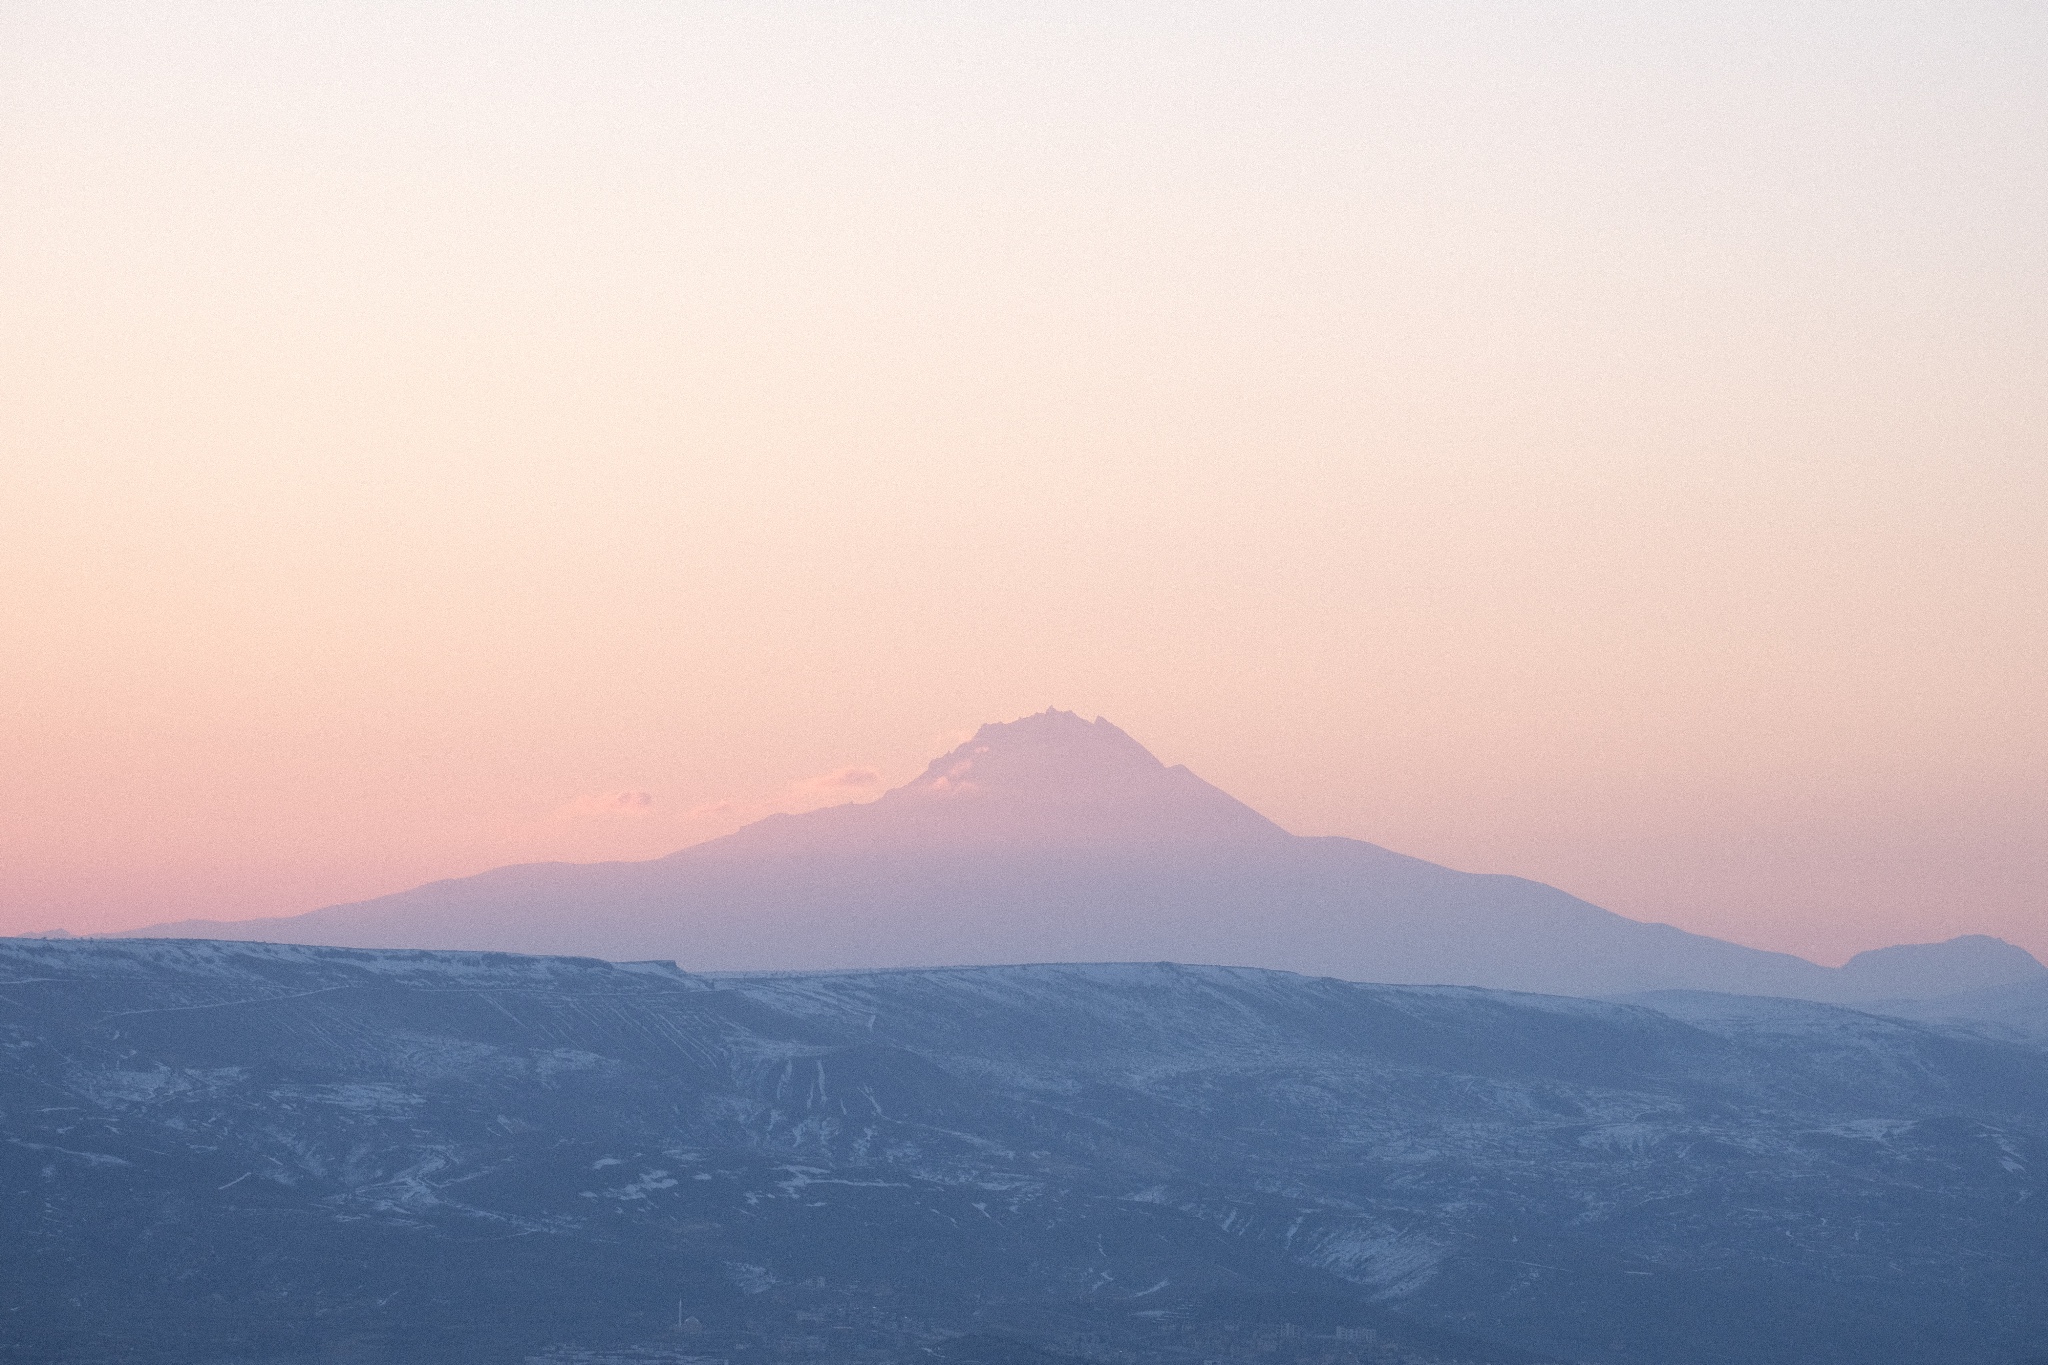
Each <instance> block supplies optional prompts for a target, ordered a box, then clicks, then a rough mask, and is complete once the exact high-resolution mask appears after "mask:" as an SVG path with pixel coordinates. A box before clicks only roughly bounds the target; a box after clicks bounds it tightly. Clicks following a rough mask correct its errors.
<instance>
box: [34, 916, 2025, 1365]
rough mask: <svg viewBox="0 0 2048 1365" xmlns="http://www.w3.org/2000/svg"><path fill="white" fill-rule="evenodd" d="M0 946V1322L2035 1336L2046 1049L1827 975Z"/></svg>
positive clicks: (542, 1353)
mask: <svg viewBox="0 0 2048 1365" xmlns="http://www.w3.org/2000/svg"><path fill="white" fill-rule="evenodd" d="M0 983H4V984H0V1025H4V1033H0V1047H4V1050H0V1128H4V1133H0V1220H4V1223H0V1225H4V1227H5V1228H6V1230H7V1235H6V1237H5V1238H4V1239H0V1281H4V1285H5V1293H4V1295H0V1299H4V1304H0V1360H12V1361H55V1360H63V1361H116V1360H118V1361H129V1362H142V1363H143V1365H152V1363H154V1362H166V1363H168V1362H173V1361H176V1362H186V1361H231V1360H232V1361H251V1362H253V1361H314V1360H323V1361H324V1360H394V1361H421V1362H424V1361H455V1360H479V1361H481V1360H493V1361H517V1360H522V1359H529V1358H531V1359H536V1360H544V1361H549V1362H559V1363H562V1365H567V1363H568V1362H576V1361H584V1362H589V1361H627V1360H638V1361H643V1362H644V1361H651V1360H662V1359H670V1360H673V1359H678V1358H682V1357H693V1358H696V1359H700V1360H711V1359H718V1360H728V1361H731V1362H733V1365H741V1362H744V1361H783V1360H864V1361H870V1362H875V1363H876V1365H880V1362H884V1361H905V1362H909V1361H917V1362H927V1361H940V1362H947V1361H950V1362H954V1363H955V1365H967V1363H968V1362H971V1361H989V1362H1003V1363H1006V1365H1025V1363H1026V1362H1030V1363H1032V1365H1047V1362H1051V1361H1058V1360H1066V1361H1076V1360H1091V1361H1101V1362H1114V1363H1115V1365H1133V1363H1134V1362H1137V1361H1140V1360H1144V1361H1161V1362H1185V1365H1201V1362H1204V1361H1220V1362H1232V1363H1234V1362H1238V1361H1243V1362H1247V1363H1249V1362H1252V1361H1258V1362H1264V1363H1266V1365H1370V1363H1371V1362H1381V1361H1438V1362H1441V1361H1450V1360H1495V1361H1528V1360H1534V1359H1538V1358H1553V1359H1565V1360H1579V1361H1592V1362H1616V1363H1617V1365H1619V1363H1621V1362H1630V1363H1638V1362H1639V1363H1640V1365H1651V1362H1656V1363H1657V1365H1709V1362H1713V1363H1716V1365H1720V1363H1723V1362H1748V1363H1751V1365H1777V1363H1782V1365H1794V1362H1797V1363H1798V1365H1824V1363H1827V1362H1839V1363H1840V1365H1878V1363H1880V1362H1898V1365H1935V1363H1936V1362H1939V1363H1940V1365H1977V1363H1979V1362H1981V1363H1982V1365H1992V1363H1993V1362H1997V1363H1998V1365H2005V1363H2006V1362H2010V1361H2012V1360H2014V1359H2017V1358H2022V1357H2026V1356H2030V1355H2038V1354H2041V1353H2043V1352H2048V1275H2044V1273H2043V1272H2044V1269H2048V1217H2044V1215H2043V1210H2044V1208H2048V1179H2044V1175H2043V1173H2044V1171H2048V1053H2044V1052H2042V1051H2040V1050H2038V1049H2030V1048H2026V1047H2022V1046H2018V1045H2013V1044H2007V1043H2002V1042H1999V1041H1996V1040H1990V1039H1984V1038H1976V1037H1971V1036H1967V1035H1963V1034H1959V1033H1952V1032H1947V1031H1943V1030H1941V1029H1939V1028H1936V1027H1932V1026H1926V1025H1919V1024H1913V1023H1908V1022H1903V1021H1898V1020H1889V1019H1880V1018H1877V1017H1874V1016H1870V1015H1865V1014H1860V1013H1856V1012H1853V1011H1849V1010H1845V1009H1840V1008H1834V1007H1829V1006H1821V1005H1808V1004H1803V1003H1797V1002H1787V1001H1770V1000H1753V999H1752V1000H1744V999H1736V998H1731V997H1726V996H1703V995H1695V994H1676V995H1669V996H1658V997H1651V998H1649V999H1648V1001H1647V1003H1642V1004H1611V1003H1597V1002H1591V1001H1584V1000H1570V999H1561V998H1555V997H1541V996H1527V995H1511V994H1505V993H1496V992H1486V991H1478V990H1470V989H1456V988H1423V987H1389V986H1362V985H1356V984H1350V983H1344V982H1339V981H1333V980H1326V979H1313V978H1306V977H1300V976H1293V975H1288V974H1285V973H1278V972H1268V971H1254V970H1244V969H1222V968H1202V967H1176V966H1169V965H1156V966H1111V967H1088V966H1061V967H1010V968H975V969H959V970H921V971H898V972H877V973H840V974H813V975H783V976H766V977H747V978H715V979H706V978H702V977H692V976H686V975H684V974H682V973H679V972H677V971H675V970H674V969H673V968H670V967H668V966H667V965H666V964H650V965H642V966H637V967H636V966H613V965H607V964H604V963H601V962H596V961H589V960H575V959H562V958H552V959H550V958H519V957H510V956H499V955H484V954H462V953H432V952H416V951H386V952H370V951H350V950H340V949H323V948H300V947H278V946H266V945H249V944H229V943H207V942H191V941H161V942H150V941H127V942H104V941H102V942H70V943H60V942H32V941H20V940H15V941H0ZM679 1322H680V1323H682V1324H683V1329H682V1330H679V1328H678V1323H679Z"/></svg>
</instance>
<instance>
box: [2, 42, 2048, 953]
mask: <svg viewBox="0 0 2048 1365" xmlns="http://www.w3.org/2000/svg"><path fill="white" fill-rule="evenodd" d="M1656 8H1657V11H1658V12H1657V13H1654V14H1651V13H1645V12H1638V11H1639V10H1640V7H1619V6H1616V7H1608V8H1604V9H1603V8H1602V7H1598V6H1595V7H1581V8H1577V9H1573V10H1572V11H1571V12H1570V15H1569V16H1568V17H1565V18H1559V17H1557V16H1552V18H1551V19H1550V20H1548V21H1545V22H1542V23H1538V22H1536V21H1535V20H1534V19H1532V18H1530V17H1529V16H1530V15H1533V14H1534V13H1535V12H1534V11H1528V12H1526V13H1525V12H1523V11H1515V12H1514V14H1495V15H1492V16H1491V17H1489V18H1487V19H1486V20H1485V21H1483V22H1482V21H1479V20H1475V19H1468V18H1460V17H1458V16H1459V15H1461V14H1464V13H1466V12H1465V11H1461V10H1457V9H1456V8H1455V7H1448V6H1435V5H1421V4H1416V5H1389V6H1384V7H1363V8H1360V7H1353V6H1328V7H1320V6H1313V5H1311V6H1306V7H1287V8H1284V9H1277V8H1276V9H1269V8H1266V7H1252V6H1225V5H1216V4H1206V3H1195V4H1189V5H1182V6H1171V7H1168V6H1156V5H1154V6H1148V5H1119V4H1111V5H1088V6H1079V5H1076V6H1063V5H1032V6H1014V7H1012V6H1004V5H991V6H976V7H972V8H971V9H968V10H962V9H959V8H955V7H937V8H934V7H924V6H896V5H887V4H884V5H877V6H874V7H863V8H862V9H861V10H859V11H858V12H855V11H845V10H839V9H831V8H826V7H806V6H793V7H780V8H778V7H766V8H763V7H759V6H751V5H749V6H741V5H701V6H680V7H678V6H665V5H664V6H655V5H631V4H601V5H592V6H589V7H577V9H576V10H575V11H574V12H573V14H571V13H570V12H568V11H553V10H549V9H546V8H538V7H536V8H523V7H519V6H512V7H506V6H502V5H489V6H485V5H476V6H462V5H454V6H447V7H435V8H434V10H433V11H432V13H431V14H422V13H419V12H417V9H416V7H405V6H371V5H351V4H338V5H333V6H322V7H318V8H317V9H315V8H311V7H309V8H306V9H303V10H294V9H291V8H279V7H275V6H256V5H250V6H235V5H194V6H178V7H166V8H160V9H154V10H152V9H149V8H146V7H100V6H94V5H75V4H62V5H60V4H20V5H12V6H9V7H8V8H7V10H6V11H5V13H4V14H0V183H5V184H6V185H8V186H9V187H10V189H9V211H8V212H7V213H6V214H4V215H0V298H4V299H5V300H6V303H5V305H4V308H5V313H4V316H0V322H4V325H0V505H4V506H5V507H6V509H7V520H6V531H5V534H4V535H0V583H4V585H5V586H4V588H0V699H4V702H5V706H4V710H0V727H4V730H0V829H4V831H5V837H4V840H0V932H18V931H36V930H42V929H47V928H51V927H56V926H63V927H67V928H70V929H72V930H74V931H89V930H95V929H112V928H119V927H125V926H132V925H137V924H143V923H148V922H152V921H157V920H164V919H174V918H182V917H188V916H209V917H235V916H255V915H263V914H276V913H289V912H292V911H296V910H302V909H309V908H313V907H315V906H318V905H322V904H328V903H332V902H335V901H340V900H347V899H353V898H358V897H363V896H368V895H372V894H376V893H380V892H385V891H390V890H396V889H400V888H402V887H406V886H409V885H413V884H416V883H418V882H421V881H424V880H428V879H432V878H436V877H443V876H451V875H459V874H463V873H468V872H473V871H478V870H481V869H483V868H486V867H489V866H493V865H497V864H501V863H505V862H511V861H522V860H532V859H543V858H572V859H585V858H614V857H647V856H653V855H657V854H660V853H663V852H667V851H669V850H670V849H672V848H674V847H676V846H678V845H680V844H683V843H687V842H691V841H694V840H696V839H699V838H704V837H709V836H710V835H713V834H716V833H719V832H722V831H723V830H725V829H728V828H731V827H732V826H733V824H734V823H736V822H737V821H738V820H740V819H743V818H747V817H748V816H750V815H753V814H758V813H760V812H765V811H768V810H774V809H795V808H803V807H806V806H810V805H816V804H822V803H825V802H828V801H836V800H840V799H846V798H847V797H849V796H851V797H860V796H864V795H866V794H869V793H871V792H872V791H874V790H876V789H877V788H878V784H880V783H894V782H897V781H900V780H903V779H904V778H906V777H908V776H910V775H911V774H913V773H914V772H915V771H917V770H918V769H919V768H921V767H922V765H923V764H924V763H925V762H926V761H927V760H928V759H929V758H930V757H931V756H932V755H934V754H936V753H938V752H940V751H941V750H942V749H944V748H945V747H947V745H948V744H949V743H950V742H951V739H952V737H957V735H958V734H959V733H960V732H963V731H967V730H971V729H972V728H973V727H974V726H976V725H978V724H980V723H981V722H983V721H987V720H998V719H1008V718H1010V717H1014V716H1016V715H1020V714H1024V713H1026V712H1030V711H1035V710H1038V709H1040V708H1042V707H1044V706H1046V705H1048V704H1053V705H1059V706H1062V707H1070V708H1073V709H1076V710H1079V711H1082V712H1083V713H1085V714H1089V715H1093V714H1096V713H1100V714H1103V715H1106V716H1108V717H1109V718H1110V719H1112V720H1114V721H1115V722H1116V723H1118V724H1119V725H1121V726H1123V727H1124V728H1125V729H1127V730H1128V731H1130V732H1131V733H1132V734H1133V735H1134V736H1135V737H1137V738H1138V739H1139V740H1140V741H1142V742H1144V743H1146V744H1147V745H1148V746H1149V747H1151V748H1152V749H1153V750H1154V751H1155V752H1157V753H1158V754H1159V755H1160V756H1161V757H1162V758H1164V759H1165V760H1166V761H1168V762H1184V763H1186V764H1188V765H1189V766H1190V767H1192V768H1194V769H1195V770H1196V771H1197V772H1198V773H1200V774H1201V775H1202V776H1204V777H1206V778H1208V779H1209V780H1211V781H1213V782H1215V783H1216V784H1217V785H1219V786H1221V787H1223V788H1224V789H1226V790H1228V791H1230V792H1232V793H1233V794H1235V795H1237V796H1238V797H1240V798H1242V799H1244V800H1245V801H1247V802H1249V803H1250V804H1251V805H1253V806H1255V807H1257V808H1258V809H1260V810H1261V811H1264V812H1265V813H1267V814H1268V815H1270V816H1272V817H1273V818H1274V819H1276V820H1278V821H1279V822H1280V823H1281V824H1283V825H1285V826H1286V827H1287V828H1289V829H1293V830H1296V831H1298V832H1302V833H1318V834H1321V833H1333V834H1349V835H1355V836H1358V837H1361V838H1366V839H1370V840H1372V841H1374V842H1377V843H1382V844H1385V845H1388V846H1390V847H1393V848H1396V849H1399V850H1401V851H1403V852H1407V853H1412V854H1417V855H1419V856H1423V857H1427V858H1431V859H1434V860H1436V861H1440V862H1443V863H1447V864H1449V865H1451V866H1455V867H1460V868H1467V869H1472V870H1484V871H1504V872H1515V873H1520V874H1522V875H1526V876H1531V877H1535V878H1539V879H1542V880H1545V881H1549V882H1553V883H1555V884H1557V885H1559V886H1562V887H1564V888H1566V889H1568V890H1570V891H1573V892H1575V893H1577V894H1580V895H1583V896H1585V897H1587V898H1589V899H1591V900H1594V901H1596V902H1597V903H1600V904H1602V905H1606V906H1608V907H1609V908H1611V909H1614V910H1617V911H1620V912H1622V913H1625V914H1629V915H1634V916H1638V917H1641V918H1651V919H1663V920H1668V921H1670V922H1673V923H1677V924H1681V925H1683V926H1685V927H1687V928H1691V929H1697V930H1701V931H1704V932H1708V933H1714V934H1720V935H1724V936H1728V937H1732V938H1736V939H1739V940H1741V941H1743V942H1747V943H1753V944H1758V945H1761V946H1766V947H1775V948H1785V949H1789V950H1792V951H1796V952H1801V953H1804V954H1807V955H1810V956H1813V957H1815V958H1817V959H1819V960H1822V961H1828V962H1838V961H1840V960H1841V959H1842V958H1844V957H1846V956H1847V955H1848V954H1849V953H1851V952H1854V951H1856V950H1859V949H1862V948H1868V947H1873V946H1878V945H1882V944H1886V943H1891V942H1897V941H1902V940H1927V939H1935V938H1941V937H1946V936H1949V935H1952V934H1956V933H1963V932H1986V933H1994V934H1999V935H2002V936H2004V937H2007V938H2010V939H2012V940H2013V941H2015V942H2019V943H2022V944H2024V945H2025V946H2027V947H2029V948H2031V949H2033V950H2034V951H2035V952H2036V953H2037V954H2042V955H2044V956H2048V904H2044V893H2043V886H2044V884H2048V836H2044V833H2043V832H2044V831H2048V707H2043V705H2042V704H2041V698H2042V696H2043V695H2044V694H2048V548H2044V547H2048V455H2044V452H2048V402H2044V399H2043V395H2044V394H2048V385H2044V384H2043V383H2042V376H2041V373H2040V367H2039V361H2040V357H2041V356H2042V355H2043V354H2044V353H2048V348H2044V341H2048V325H2044V313H2043V307H2042V303H2043V299H2044V297H2048V290H2044V288H2043V286H2044V283H2048V279H2044V265H2043V262H2044V260H2048V255H2044V253H2042V252H2041V250H2040V236H2039V224H2040V223H2041V222H2042V221H2044V215H2048V165H2044V163H2043V161H2042V159H2041V158H2040V156H2039V141H2038V134H2039V129H2040V127H2041V126H2042V121H2043V115H2044V114H2048V96H2044V94H2043V89H2042V85H2041V83H2040V82H2039V81H2038V79H2037V75H2038V71H2039V70H2040V68H2041V65H2042V62H2043V59H2044V58H2048V19H2044V18H2043V17H2042V15H2041V14H2040V13H2038V12H2034V11H2030V10H2028V9H2027V7H2015V6H1989V5H1985V6H1976V5H1970V4H1962V5H1957V6H1951V7H1943V8H1942V9H1941V10H1940V11H1938V12H1937V11H1934V10H1929V9H1927V8H1925V7H1917V6H1914V7H1909V6H1904V5H1897V6H1893V5H1885V4H1879V5H1873V6H1866V7H1859V8H1858V10H1857V11H1856V13H1854V14H1853V15H1852V14H1850V13H1848V12H1847V11H1844V12H1843V13H1842V14H1841V15H1840V16H1839V17H1838V18H1828V17H1825V16H1820V15H1818V14H1817V13H1810V14H1804V15H1792V14H1784V13H1780V12H1779V10H1780V9H1781V8H1782V7H1765V6H1754V7H1752V6H1743V5H1734V6H1715V7H1682V6H1679V7H1656ZM1517 16H1520V17H1517ZM861 774H872V775H873V777H872V780H871V779H870V778H869V777H867V776H862V775H861Z"/></svg>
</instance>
